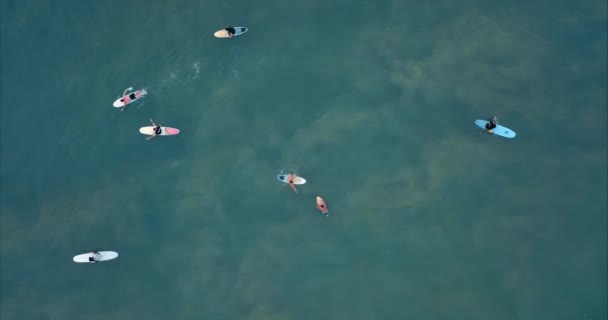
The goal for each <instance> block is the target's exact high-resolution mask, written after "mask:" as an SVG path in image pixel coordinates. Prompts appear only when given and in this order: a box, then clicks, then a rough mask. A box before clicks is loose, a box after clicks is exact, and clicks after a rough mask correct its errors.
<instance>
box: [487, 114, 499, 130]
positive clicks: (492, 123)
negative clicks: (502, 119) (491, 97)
mask: <svg viewBox="0 0 608 320" xmlns="http://www.w3.org/2000/svg"><path fill="white" fill-rule="evenodd" d="M496 123H497V119H496V116H493V117H492V118H490V119H488V123H486V130H487V132H488V133H493V131H492V129H494V128H496Z"/></svg>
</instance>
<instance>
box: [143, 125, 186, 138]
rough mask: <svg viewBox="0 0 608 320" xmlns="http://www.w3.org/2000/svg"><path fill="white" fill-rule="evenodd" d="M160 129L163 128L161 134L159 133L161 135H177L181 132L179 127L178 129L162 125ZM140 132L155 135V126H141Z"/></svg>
mask: <svg viewBox="0 0 608 320" xmlns="http://www.w3.org/2000/svg"><path fill="white" fill-rule="evenodd" d="M160 129H161V134H159V136H173V135H176V134H178V133H179V129H176V128H171V127H160ZM139 133H141V134H145V135H147V136H153V135H154V127H153V126H148V127H141V128H139Z"/></svg>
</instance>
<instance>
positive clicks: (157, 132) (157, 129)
mask: <svg viewBox="0 0 608 320" xmlns="http://www.w3.org/2000/svg"><path fill="white" fill-rule="evenodd" d="M150 122H152V127H153V128H152V129H154V134H153V135H151V136H149V137H147V138H146V140H150V139H152V138H154V137H156V136H159V135H161V134H162V133H163V128H162V126H161V125H160V124H159V125H157V124H156V123H154V121H153V120H152V119H150Z"/></svg>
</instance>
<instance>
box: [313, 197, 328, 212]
mask: <svg viewBox="0 0 608 320" xmlns="http://www.w3.org/2000/svg"><path fill="white" fill-rule="evenodd" d="M316 207H317V209H319V210H320V211H321V213H323V214H324V215H325V216H328V215H329V211H328V210H327V203H325V200H323V198H321V197H319V196H317V205H316Z"/></svg>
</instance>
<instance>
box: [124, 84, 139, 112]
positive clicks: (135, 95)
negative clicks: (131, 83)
mask: <svg viewBox="0 0 608 320" xmlns="http://www.w3.org/2000/svg"><path fill="white" fill-rule="evenodd" d="M131 90H133V87H128V88H126V89H125V91H124V92H123V93H122V97H120V102H123V103H124V104H125V105H124V106H123V107H122V108H121V109H120V111H125V108H127V105H128V104H129V103H131V102H133V100H135V99H138V98H139V97H141V96H142V92H141V91H137V92H131V93H130V94H129V95H127V92H129V91H131Z"/></svg>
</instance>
